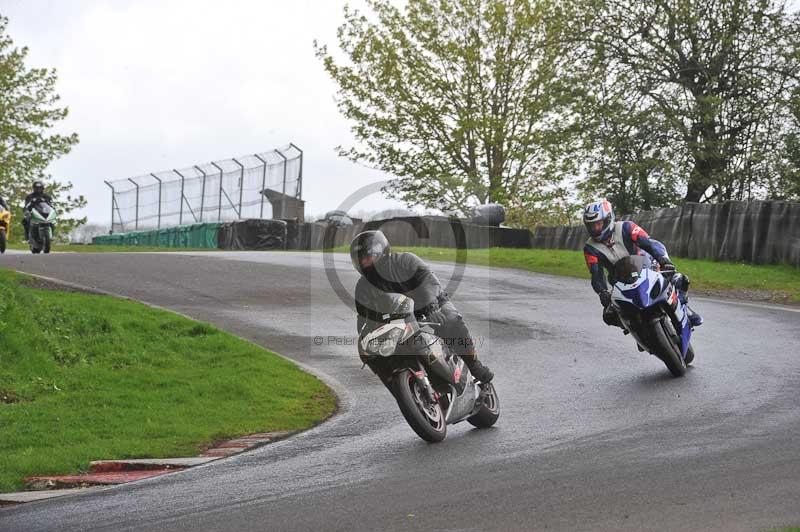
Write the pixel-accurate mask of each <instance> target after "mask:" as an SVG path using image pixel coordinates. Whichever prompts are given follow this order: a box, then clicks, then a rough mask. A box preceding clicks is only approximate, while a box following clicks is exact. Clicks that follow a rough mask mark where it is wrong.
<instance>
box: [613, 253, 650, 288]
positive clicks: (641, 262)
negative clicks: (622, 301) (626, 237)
mask: <svg viewBox="0 0 800 532" xmlns="http://www.w3.org/2000/svg"><path fill="white" fill-rule="evenodd" d="M649 267H650V260H648V259H647V258H646V257H645V256H643V255H631V256H629V257H624V258H622V259H620V260H618V261H617V262H616V263H615V264H614V279H616V281H617V282H618V283H623V284H634V283H636V281H638V280H639V279H641V278H642V277H643V276H644V272H643V270H645V269H648V268H649Z"/></svg>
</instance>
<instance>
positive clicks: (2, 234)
mask: <svg viewBox="0 0 800 532" xmlns="http://www.w3.org/2000/svg"><path fill="white" fill-rule="evenodd" d="M7 244H8V238H7V237H6V230H5V228H3V229H0V253H5V252H6V245H7Z"/></svg>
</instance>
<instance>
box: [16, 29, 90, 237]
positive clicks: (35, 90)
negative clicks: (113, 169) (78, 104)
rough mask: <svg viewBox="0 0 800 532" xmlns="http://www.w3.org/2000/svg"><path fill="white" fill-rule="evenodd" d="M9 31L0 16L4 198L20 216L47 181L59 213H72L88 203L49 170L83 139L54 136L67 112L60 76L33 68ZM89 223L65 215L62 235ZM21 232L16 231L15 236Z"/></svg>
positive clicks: (51, 71)
mask: <svg viewBox="0 0 800 532" xmlns="http://www.w3.org/2000/svg"><path fill="white" fill-rule="evenodd" d="M7 27H8V19H7V18H4V17H2V16H0V195H2V196H3V197H4V198H5V199H6V201H8V202H9V206H10V207H12V211H13V212H14V214H15V216H17V217H20V216H21V208H22V202H23V199H24V198H25V196H26V195H27V194H28V193H30V192H31V190H32V185H33V182H34V181H36V180H42V181H44V182H45V183H46V188H47V191H48V192H49V193H50V194H51V195H52V196H53V198H54V200H56V201H57V202H58V209H59V212H60V213H61V214H62V215H64V214H68V213H70V212H71V211H74V210H75V209H78V208H81V207H83V206H85V205H86V200H85V199H84V197H83V196H77V197H75V196H72V195H71V194H70V191H71V190H72V184H71V183H60V182H57V181H54V180H53V179H52V178H51V176H49V175H48V174H47V173H46V169H47V167H48V165H49V164H50V163H51V162H52V161H54V160H56V159H58V158H59V157H61V156H63V155H65V154H67V153H69V151H70V149H71V148H72V146H73V145H75V144H76V143H77V142H78V136H77V134H75V133H72V134H70V135H61V134H57V133H53V132H52V129H53V127H54V126H55V125H56V124H57V123H58V122H59V121H61V120H63V119H64V118H65V117H66V116H67V109H66V108H65V107H59V105H58V101H59V97H58V95H57V94H56V92H55V83H56V73H55V71H54V70H48V69H42V68H28V67H27V66H26V65H25V58H26V56H27V54H28V49H27V48H25V47H23V48H17V47H15V46H14V42H13V40H12V39H11V37H10V36H9V35H8V33H7V31H6V29H7ZM18 219H21V218H18ZM85 222H86V219H85V218H81V219H70V218H68V217H66V216H63V217H60V224H59V226H60V229H61V230H60V231H59V234H62V235H66V234H67V233H69V231H70V230H71V229H72V228H74V227H76V226H78V225H80V224H82V223H85ZM19 234H20V231H16V232H12V236H14V235H17V236H18V235H19Z"/></svg>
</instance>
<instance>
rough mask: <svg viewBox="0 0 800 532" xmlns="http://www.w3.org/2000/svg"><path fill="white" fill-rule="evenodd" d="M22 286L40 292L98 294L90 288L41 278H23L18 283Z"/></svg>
mask: <svg viewBox="0 0 800 532" xmlns="http://www.w3.org/2000/svg"><path fill="white" fill-rule="evenodd" d="M19 283H20V284H21V285H22V286H26V287H28V288H38V289H40V290H52V291H56V292H74V293H80V294H100V292H98V291H96V290H92V289H91V288H82V287H79V286H74V285H69V284H64V283H60V282H56V281H50V280H49V279H42V278H41V277H24V278H23V279H21V280H20V282H19Z"/></svg>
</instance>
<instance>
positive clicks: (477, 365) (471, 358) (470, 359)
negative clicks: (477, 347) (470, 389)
mask: <svg viewBox="0 0 800 532" xmlns="http://www.w3.org/2000/svg"><path fill="white" fill-rule="evenodd" d="M461 358H463V359H464V362H466V364H467V367H468V368H469V372H470V373H472V376H473V377H475V378H476V379H477V380H479V381H481V382H491V381H492V379H493V378H494V373H493V372H492V370H490V369H489V368H488V367H486V366H484V365H483V363H482V362H481V361H480V360H478V357H477V356H475V355H474V353H473V354H472V355H468V356H464V357H461Z"/></svg>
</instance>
